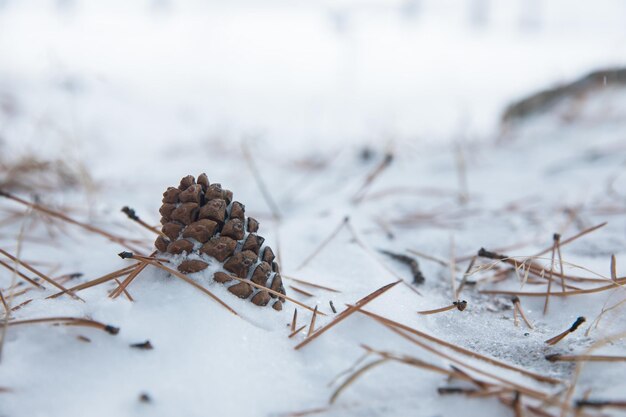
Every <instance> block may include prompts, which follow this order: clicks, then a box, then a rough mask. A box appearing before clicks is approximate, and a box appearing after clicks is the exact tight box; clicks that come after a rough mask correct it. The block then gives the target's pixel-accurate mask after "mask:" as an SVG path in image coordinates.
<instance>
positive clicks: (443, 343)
mask: <svg viewBox="0 0 626 417" xmlns="http://www.w3.org/2000/svg"><path fill="white" fill-rule="evenodd" d="M359 313H361V314H364V315H366V316H368V317H370V318H372V319H374V320H376V321H378V322H380V323H384V324H387V325H390V326H393V327H397V328H398V329H401V330H404V331H406V332H409V333H411V334H414V335H416V336H419V337H421V338H424V339H426V340H429V341H431V342H433V343H437V344H439V345H441V346H445V347H447V348H449V349H452V350H453V351H455V352H457V353H461V354H463V355H466V356H469V357H472V358H474V359H478V360H481V361H484V362H487V363H489V364H491V365H494V366H498V367H500V368H504V369H508V370H510V371H515V372H518V373H520V374H523V375H526V376H528V377H530V378H533V379H535V380H537V381H540V382H547V383H549V384H561V383H562V382H563V381H561V380H558V379H555V378H551V377H547V376H543V375H540V374H536V373H533V372H530V371H527V370H525V369H523V368H518V367H516V366H513V365H510V364H508V363H506V362H502V361H499V360H498V359H494V358H490V357H488V356H484V355H481V354H480V353H477V352H473V351H471V350H468V349H465V348H462V347H460V346H458V345H455V344H453V343H450V342H446V341H445V340H443V339H439V338H436V337H435V336H431V335H429V334H427V333H424V332H422V331H419V330H417V329H414V328H412V327H409V326H407V325H404V324H402V323H399V322H397V321H393V320H391V319H388V318H386V317H383V316H381V315H378V314H376V313H372V312H371V311H368V310H363V309H360V310H359Z"/></svg>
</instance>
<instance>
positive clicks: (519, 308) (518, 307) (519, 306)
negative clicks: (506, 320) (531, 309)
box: [511, 296, 534, 330]
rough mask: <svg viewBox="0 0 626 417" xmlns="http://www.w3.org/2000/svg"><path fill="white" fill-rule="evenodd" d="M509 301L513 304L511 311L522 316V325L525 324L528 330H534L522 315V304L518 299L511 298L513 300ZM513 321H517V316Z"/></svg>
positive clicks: (515, 297)
mask: <svg viewBox="0 0 626 417" xmlns="http://www.w3.org/2000/svg"><path fill="white" fill-rule="evenodd" d="M511 301H512V302H513V311H514V312H515V311H517V312H519V314H520V316H522V319H523V320H524V323H526V326H528V328H529V329H531V330H532V329H534V327H533V325H532V324H531V323H530V321H529V320H528V318H527V317H526V314H525V313H524V309H523V308H522V302H521V301H520V299H519V297H517V296H513V298H511ZM515 319H516V320H517V316H516V318H515ZM516 326H517V324H516Z"/></svg>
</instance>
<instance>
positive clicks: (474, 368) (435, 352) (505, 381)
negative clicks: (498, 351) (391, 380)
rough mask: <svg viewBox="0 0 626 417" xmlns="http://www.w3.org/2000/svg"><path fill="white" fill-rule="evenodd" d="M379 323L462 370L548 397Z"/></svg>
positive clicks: (536, 395)
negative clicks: (460, 367) (461, 367)
mask: <svg viewBox="0 0 626 417" xmlns="http://www.w3.org/2000/svg"><path fill="white" fill-rule="evenodd" d="M380 323H382V324H383V325H384V326H385V327H387V328H388V329H389V330H391V331H392V332H394V333H396V334H397V335H399V336H401V337H403V338H405V339H407V340H408V341H410V342H412V343H414V344H416V345H418V346H420V347H421V348H422V349H425V350H427V351H429V352H431V353H434V354H435V355H437V356H440V357H442V358H444V359H446V360H449V361H451V362H454V363H456V364H458V365H460V366H463V367H464V368H466V369H469V370H470V371H472V372H475V373H477V374H480V375H484V376H486V377H488V378H491V379H494V380H496V381H499V382H500V383H503V384H506V385H508V386H510V387H513V388H515V389H516V390H518V391H520V392H522V393H524V394H526V395H529V396H532V397H534V398H538V399H546V398H547V397H548V395H547V394H545V393H543V392H540V391H537V390H534V389H532V388H529V387H526V386H524V385H520V384H518V383H516V382H513V381H510V380H509V379H507V378H503V377H500V376H498V375H496V374H494V373H492V372H487V371H484V370H482V369H479V368H476V367H474V366H471V365H469V364H467V363H464V362H462V361H461V360H459V359H457V358H455V357H454V356H450V355H448V354H446V353H444V352H442V351H441V350H440V349H436V348H434V347H432V346H429V345H428V344H426V343H423V342H421V341H419V340H417V339H415V338H414V337H412V336H411V335H409V334H407V333H406V332H405V331H403V330H400V329H399V328H397V327H395V326H392V325H390V324H387V323H384V322H382V321H381V322H380Z"/></svg>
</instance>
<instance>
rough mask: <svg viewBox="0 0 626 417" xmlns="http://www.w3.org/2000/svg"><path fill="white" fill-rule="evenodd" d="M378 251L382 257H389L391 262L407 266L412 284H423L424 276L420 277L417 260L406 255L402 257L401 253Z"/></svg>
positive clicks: (420, 272)
mask: <svg viewBox="0 0 626 417" xmlns="http://www.w3.org/2000/svg"><path fill="white" fill-rule="evenodd" d="M378 251H379V252H380V253H382V254H384V255H387V256H389V257H390V258H391V259H393V260H396V261H398V262H400V263H402V264H404V265H407V266H408V267H409V268H410V269H411V275H413V284H415V285H419V284H423V283H424V281H425V279H424V275H422V271H421V270H420V266H419V263H418V262H417V259H415V258H412V257H410V256H408V255H403V254H401V253H395V252H390V251H388V250H385V249H379V250H378Z"/></svg>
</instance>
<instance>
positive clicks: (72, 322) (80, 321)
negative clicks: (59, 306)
mask: <svg viewBox="0 0 626 417" xmlns="http://www.w3.org/2000/svg"><path fill="white" fill-rule="evenodd" d="M39 323H53V324H62V325H65V326H85V327H93V328H95V329H99V330H104V331H105V332H107V333H109V334H113V335H115V334H118V333H119V331H120V329H119V328H118V327H114V326H111V325H109V324H104V323H101V322H99V321H95V320H90V319H84V318H78V317H44V318H39V319H27V320H14V321H9V323H8V326H9V327H11V326H20V325H25V324H39Z"/></svg>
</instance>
